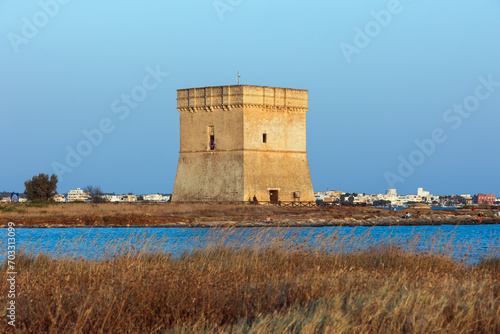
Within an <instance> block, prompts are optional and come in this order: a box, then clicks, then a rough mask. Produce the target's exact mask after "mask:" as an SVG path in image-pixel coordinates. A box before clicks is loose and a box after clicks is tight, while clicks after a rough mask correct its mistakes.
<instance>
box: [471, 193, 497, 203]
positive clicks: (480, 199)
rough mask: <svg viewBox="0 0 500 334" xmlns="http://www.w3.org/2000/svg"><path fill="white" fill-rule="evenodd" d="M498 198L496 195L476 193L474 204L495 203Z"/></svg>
mask: <svg viewBox="0 0 500 334" xmlns="http://www.w3.org/2000/svg"><path fill="white" fill-rule="evenodd" d="M495 201H496V198H495V195H493V194H489V195H485V194H477V195H474V204H490V205H491V204H495Z"/></svg>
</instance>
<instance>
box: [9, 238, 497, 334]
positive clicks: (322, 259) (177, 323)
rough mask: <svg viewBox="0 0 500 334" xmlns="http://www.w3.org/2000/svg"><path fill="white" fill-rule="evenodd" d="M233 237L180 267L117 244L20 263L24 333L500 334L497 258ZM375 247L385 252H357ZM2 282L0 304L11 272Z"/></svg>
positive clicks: (350, 242)
mask: <svg viewBox="0 0 500 334" xmlns="http://www.w3.org/2000/svg"><path fill="white" fill-rule="evenodd" d="M235 233H238V232H237V231H235V230H214V231H212V233H210V234H209V235H208V236H206V237H205V238H204V239H202V240H201V239H200V240H196V241H197V242H198V244H199V245H200V246H199V247H198V248H197V249H196V251H194V252H191V253H186V254H184V255H183V256H178V257H172V256H170V255H168V254H162V253H159V249H155V248H154V247H153V248H152V250H153V253H151V247H145V248H142V249H134V248H129V249H130V251H129V252H114V251H113V248H114V247H118V248H120V244H115V245H110V247H109V248H108V249H107V250H106V254H104V257H103V258H102V259H100V260H98V261H88V260H83V259H74V258H66V259H65V258H58V259H53V258H50V257H48V256H46V255H39V256H31V255H29V254H25V255H22V256H21V257H19V258H18V259H17V262H18V263H17V271H18V272H19V274H18V277H17V279H18V280H17V290H18V293H19V294H18V301H17V305H18V308H17V320H16V331H17V332H19V333H125V332H131V333H400V332H402V333H498V332H500V266H499V265H500V262H499V260H498V257H494V256H496V254H495V253H494V252H493V251H492V252H491V256H492V257H490V258H488V259H486V260H483V261H482V262H480V263H478V264H475V265H467V264H465V263H463V262H457V261H455V260H453V259H452V258H451V253H447V252H446V250H447V249H449V248H451V246H449V245H448V248H447V245H444V247H442V249H443V250H445V251H444V252H442V253H432V252H431V253H429V252H428V253H422V252H420V251H418V249H417V248H418V247H420V246H418V238H419V237H420V236H418V235H415V238H414V239H413V240H415V241H414V242H407V243H401V242H399V241H398V240H395V239H394V240H392V239H385V240H384V241H383V242H382V243H378V244H377V243H373V240H370V239H369V238H371V237H370V236H369V235H365V236H362V237H354V236H352V235H351V236H345V235H344V236H343V235H341V234H338V233H334V234H332V235H329V236H324V235H319V236H312V235H311V236H309V237H310V238H314V241H315V243H316V248H314V249H311V248H308V247H306V246H304V243H297V242H296V241H297V240H296V239H295V238H296V237H294V236H292V237H285V234H281V233H272V234H267V232H266V231H260V232H259V233H258V234H256V235H254V236H252V237H249V238H247V239H245V240H242V239H241V238H240V239H239V241H238V242H234V241H230V240H232V239H231V238H232V237H234V234H235ZM439 240H440V236H435V237H434V238H433V240H428V241H426V243H427V244H428V245H431V244H433V243H436V242H439ZM126 242H127V241H120V243H121V244H122V245H123V243H126ZM369 243H371V244H375V245H377V246H372V247H371V248H368V249H365V250H361V249H360V247H361V246H362V245H366V244H369ZM255 245H258V246H257V247H256V246H255ZM464 247H465V248H466V251H468V252H473V251H474V247H475V246H474V245H473V244H469V245H464ZM136 248H137V247H136ZM332 249H344V250H348V251H344V252H339V251H334V252H332V251H331V250H332ZM1 276H3V277H1V279H0V305H1V306H3V305H4V304H5V301H6V293H7V289H8V288H7V283H6V277H5V276H6V267H5V265H3V266H2V269H1ZM4 313H5V311H4ZM5 321H6V320H5ZM0 332H14V330H12V328H11V327H10V326H0Z"/></svg>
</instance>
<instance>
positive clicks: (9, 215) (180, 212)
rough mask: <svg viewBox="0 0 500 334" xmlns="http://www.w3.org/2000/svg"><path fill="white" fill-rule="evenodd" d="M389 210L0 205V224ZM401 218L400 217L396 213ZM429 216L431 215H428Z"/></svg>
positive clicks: (306, 215) (294, 216)
mask: <svg viewBox="0 0 500 334" xmlns="http://www.w3.org/2000/svg"><path fill="white" fill-rule="evenodd" d="M393 214H394V213H392V212H390V211H389V210H378V209H373V208H356V207H333V206H328V207H320V208H283V207H275V206H264V205H250V204H223V203H216V204H215V203H196V204H187V203H186V204H174V203H164V204H122V203H120V204H112V203H106V204H90V203H59V204H50V205H49V204H45V205H43V204H41V205H36V206H33V205H30V204H7V205H0V223H3V224H6V223H7V222H8V221H15V222H16V223H22V224H25V225H29V224H30V223H33V224H38V223H40V222H53V223H78V222H82V223H83V222H84V223H87V225H88V224H90V225H93V224H95V223H98V224H105V223H114V224H120V223H121V224H124V223H125V224H126V223H129V224H132V225H134V224H137V225H141V224H142V225H143V224H144V223H155V222H156V223H175V222H187V223H189V222H193V221H227V220H231V221H263V220H265V218H266V216H267V215H271V217H272V218H273V219H277V220H278V219H311V218H345V217H353V218H359V219H363V218H372V217H380V216H389V215H393ZM399 214H401V213H399ZM429 214H432V213H429Z"/></svg>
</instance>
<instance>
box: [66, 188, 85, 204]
mask: <svg viewBox="0 0 500 334" xmlns="http://www.w3.org/2000/svg"><path fill="white" fill-rule="evenodd" d="M88 199H89V194H87V193H86V192H84V191H83V190H82V189H80V188H76V190H70V191H69V193H68V202H75V201H87V200H88Z"/></svg>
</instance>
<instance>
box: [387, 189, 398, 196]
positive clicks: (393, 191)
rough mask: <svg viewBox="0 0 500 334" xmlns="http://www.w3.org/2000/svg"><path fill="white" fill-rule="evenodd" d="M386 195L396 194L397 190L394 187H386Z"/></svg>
mask: <svg viewBox="0 0 500 334" xmlns="http://www.w3.org/2000/svg"><path fill="white" fill-rule="evenodd" d="M385 194H386V195H387V196H398V192H397V190H396V189H387V191H386V192H385Z"/></svg>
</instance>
